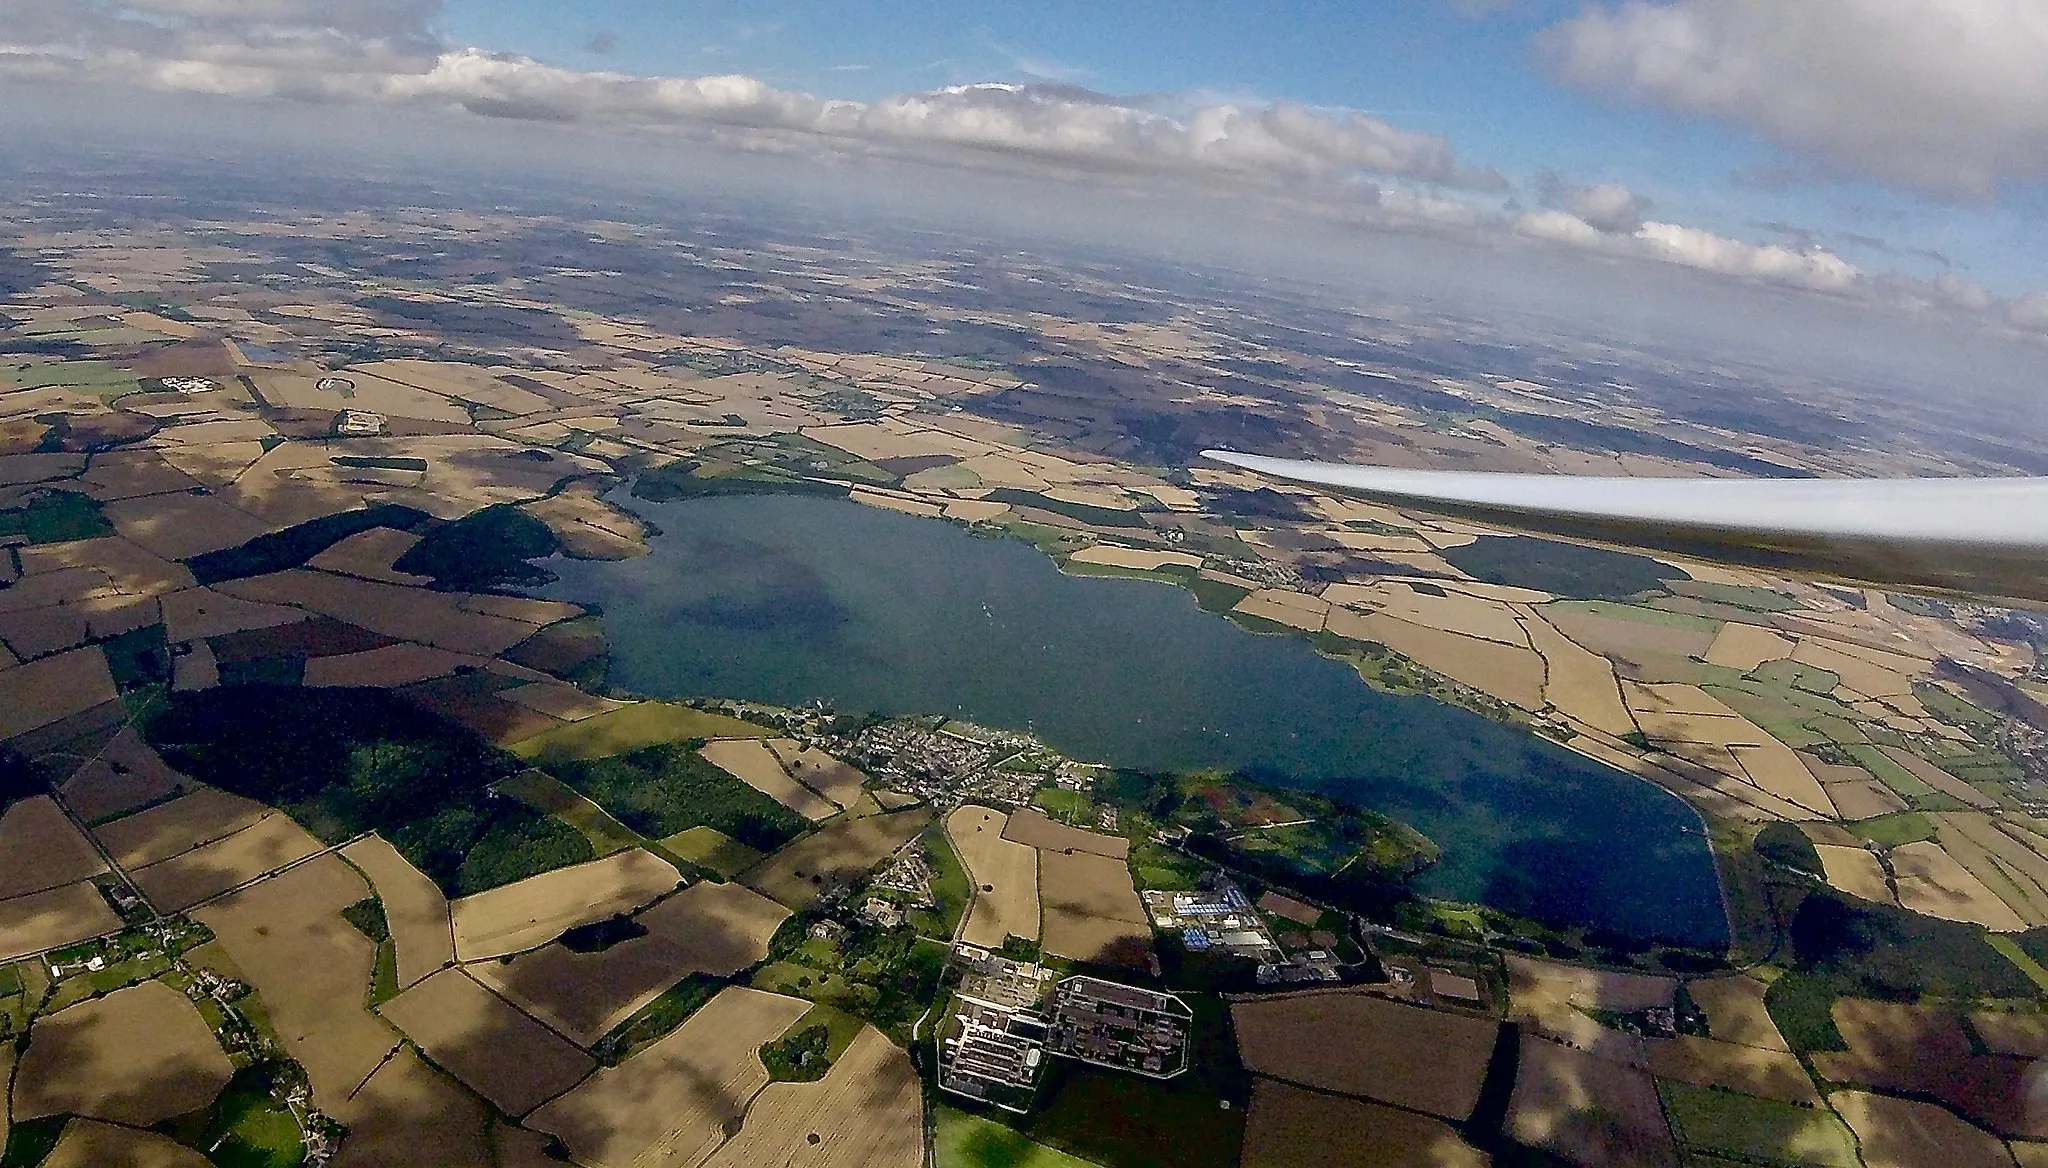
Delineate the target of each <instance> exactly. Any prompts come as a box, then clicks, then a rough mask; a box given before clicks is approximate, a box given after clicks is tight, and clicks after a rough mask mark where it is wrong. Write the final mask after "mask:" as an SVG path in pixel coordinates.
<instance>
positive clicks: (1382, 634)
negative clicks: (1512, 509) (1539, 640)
mask: <svg viewBox="0 0 2048 1168" xmlns="http://www.w3.org/2000/svg"><path fill="white" fill-rule="evenodd" d="M1472 603H1474V604H1480V603H1482V602H1480V601H1476V600H1475V601H1473V602H1472ZM1331 625H1332V627H1331V631H1332V632H1336V633H1339V634H1340V635H1343V636H1349V637H1351V638H1353V639H1354V640H1365V641H1378V642H1379V643H1380V644H1383V645H1385V646H1387V647H1388V648H1390V649H1392V650H1394V651H1395V652H1396V653H1399V654H1401V655H1402V656H1404V657H1408V658H1411V659H1413V660H1414V661H1416V662H1417V663H1419V664H1420V665H1422V666H1423V667H1424V668H1426V669H1429V670H1432V671H1433V672H1436V673H1441V674H1443V675H1444V676H1445V677H1448V678H1450V679H1451V680H1452V681H1455V682H1458V683H1459V684H1461V685H1467V686H1470V687H1472V688H1473V689H1476V690H1478V691H1479V692H1481V693H1484V694H1490V695H1492V696H1494V697H1497V698H1499V699H1500V700H1502V701H1504V702H1507V703H1508V704H1510V705H1513V706H1518V707H1520V708H1522V709H1524V710H1540V709H1542V708H1543V706H1544V704H1545V703H1544V697H1543V683H1544V679H1545V672H1544V665H1543V658H1542V656H1540V655H1539V654H1537V653H1536V652H1535V651H1534V650H1531V649H1525V648H1522V647H1520V646H1517V645H1508V644H1502V643H1501V642H1499V641H1498V640H1482V639H1480V638H1478V637H1472V636H1465V635H1463V634H1460V633H1456V632H1447V631H1439V630H1437V629H1434V628H1428V627H1425V626H1423V625H1419V624H1412V623H1410V622H1408V621H1405V620H1399V619H1396V618H1395V617H1393V616H1391V615H1389V614H1387V613H1384V612H1380V613H1374V614H1373V615H1371V616H1368V617H1366V618H1364V619H1363V620H1361V621H1359V622H1358V624H1357V626H1356V628H1355V629H1353V628H1349V627H1347V628H1341V629H1340V628H1338V627H1336V625H1337V622H1336V621H1335V619H1334V618H1333V619H1332V622H1331ZM1515 627H1516V629H1517V630H1518V631H1519V630H1520V627H1521V626H1519V625H1516V626H1515Z"/></svg>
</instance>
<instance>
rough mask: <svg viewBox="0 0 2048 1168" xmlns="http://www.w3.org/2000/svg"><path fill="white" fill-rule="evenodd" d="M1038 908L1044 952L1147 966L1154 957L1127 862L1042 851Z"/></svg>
mask: <svg viewBox="0 0 2048 1168" xmlns="http://www.w3.org/2000/svg"><path fill="white" fill-rule="evenodd" d="M1011 818H1013V819H1014V818H1015V816H1012V817H1011ZM977 903H978V901H977ZM1038 904H1039V908H1040V911H1041V913H1042V914H1043V917H1044V925H1043V943H1044V946H1045V951H1046V952H1048V953H1051V954H1053V955H1055V956H1058V957H1070V958H1073V959H1074V960H1076V961H1094V962H1100V963H1102V964H1105V965H1131V966H1143V965H1144V964H1145V960H1146V957H1147V955H1148V954H1149V953H1150V952H1151V948H1152V918H1151V916H1150V915H1149V914H1147V913H1146V911H1145V904H1144V902H1143V901H1141V900H1139V899H1138V892H1137V889H1136V888H1135V887H1134V886H1133V885H1132V883H1131V870H1130V868H1128V867H1127V866H1126V865H1125V864H1124V862H1123V861H1122V860H1113V859H1111V858H1109V857H1108V856H1098V855H1094V854H1092V853H1089V852H1055V851H1049V850H1046V849H1042V848H1041V849H1040V850H1039V853H1038Z"/></svg>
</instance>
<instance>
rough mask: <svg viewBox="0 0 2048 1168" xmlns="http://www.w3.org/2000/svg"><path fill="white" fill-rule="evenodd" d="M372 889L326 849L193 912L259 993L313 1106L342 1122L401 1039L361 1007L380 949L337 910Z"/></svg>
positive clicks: (355, 900)
mask: <svg viewBox="0 0 2048 1168" xmlns="http://www.w3.org/2000/svg"><path fill="white" fill-rule="evenodd" d="M369 895H370V886H369V885H368V884H367V883H366V882H365V881H364V880H363V878H362V876H360V875H359V874H357V872H356V870H355V869H353V868H351V867H349V866H348V865H347V864H346V863H344V862H343V861H342V860H341V858H340V857H339V856H334V855H326V856H321V857H319V858H318V859H314V860H309V861H307V862H306V863H303V864H300V865H298V866H296V867H294V868H291V869H288V870H287V871H285V872H282V873H280V874H279V875H277V876H274V877H272V878H270V879H268V880H264V881H262V882H260V883H257V884H253V885H250V886H249V887H248V888H245V889H242V890H240V891H238V892H234V893H231V894H229V895H228V896H226V897H224V898H222V899H220V900H217V901H215V902H214V903H212V904H210V905H207V906H206V907H204V908H201V909H199V910H197V911H196V912H194V913H193V916H194V917H195V918H196V919H197V920H198V921H199V922H200V923H201V924H204V925H205V926H207V927H208V928H210V929H212V930H213V932H214V936H215V937H216V938H217V939H218V941H219V944H220V946H221V948H222V949H223V950H225V951H226V953H227V956H228V958H229V959H230V960H232V961H233V962H234V964H235V966H236V967H237V968H238V969H239V970H240V972H241V975H242V977H244V978H245V979H246V980H247V981H248V983H249V984H250V985H252V986H254V987H255V989H256V992H257V993H258V994H260V995H262V1001H263V1005H264V1008H265V1009H266V1010H268V1011H269V1013H270V1018H271V1021H272V1023H273V1024H275V1026H276V1028H277V1036H278V1041H279V1043H280V1044H281V1045H282V1046H283V1047H284V1051H285V1053H286V1054H288V1055H290V1056H291V1057H292V1058H294V1059H296V1060H297V1061H298V1063H299V1064H300V1065H301V1066H303V1067H305V1068H306V1075H307V1077H308V1078H309V1079H310V1080H311V1081H312V1084H313V1099H314V1102H315V1104H316V1105H317V1106H319V1107H320V1108H321V1109H322V1110H324V1111H327V1112H328V1113H329V1114H331V1115H333V1116H335V1117H336V1118H337V1119H340V1120H341V1121H342V1122H343V1123H351V1122H353V1120H352V1118H351V1116H353V1115H354V1114H355V1112H354V1111H353V1110H352V1109H351V1107H350V1106H349V1098H350V1096H351V1095H352V1094H353V1093H354V1092H355V1090H356V1088H357V1087H358V1086H360V1085H361V1084H362V1082H363V1081H364V1080H365V1079H367V1078H369V1077H370V1072H372V1071H374V1070H376V1069H377V1067H378V1065H379V1064H381V1063H382V1062H383V1061H384V1059H385V1058H386V1056H388V1055H389V1054H390V1053H391V1051H392V1050H393V1049H394V1048H396V1047H397V1046H398V1035H397V1034H395V1033H394V1032H393V1031H392V1030H391V1029H390V1027H388V1026H386V1025H385V1024H384V1023H382V1022H380V1021H378V1020H377V1018H376V1017H375V1016H373V1015H371V1014H370V1013H369V1011H368V1010H367V1009H366V1008H365V995H366V994H367V993H368V990H369V985H370V973H371V969H372V967H373V966H374V965H375V963H376V957H377V947H376V945H375V944H374V943H372V942H371V940H370V939H369V938H368V937H366V936H364V935H363V934H362V933H361V932H359V931H357V930H356V928H355V927H354V926H353V925H351V924H349V923H348V922H347V921H345V920H343V919H342V917H341V910H342V909H344V908H347V907H348V906H349V905H352V904H354V903H356V902H357V901H360V900H362V899H364V898H365V897H367V896H369Z"/></svg>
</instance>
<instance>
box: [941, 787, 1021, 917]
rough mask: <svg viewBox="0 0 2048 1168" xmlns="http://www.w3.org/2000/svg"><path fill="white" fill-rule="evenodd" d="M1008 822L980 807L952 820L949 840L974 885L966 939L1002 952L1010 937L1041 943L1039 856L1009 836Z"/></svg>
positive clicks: (961, 811)
mask: <svg viewBox="0 0 2048 1168" xmlns="http://www.w3.org/2000/svg"><path fill="white" fill-rule="evenodd" d="M1007 819H1008V817H1007V816H1005V815H1004V814H1003V813H1002V812H1000V811H992V810H990V809H988V808H986V807H974V806H966V807H961V808H960V809H958V810H956V811H954V812H953V814H952V815H950V816H948V817H947V818H946V838H947V839H949V840H951V841H952V843H953V850H954V851H955V852H957V853H958V854H959V856H960V862H961V864H962V865H964V866H965V867H966V869H967V879H968V881H969V882H970V883H971V884H972V885H973V886H974V900H973V903H972V904H971V905H970V906H969V908H968V910H967V923H966V926H965V927H964V928H963V929H961V931H960V939H961V940H963V941H965V942H967V943H968V944H970V945H981V946H984V947H987V948H991V949H1000V948H1002V945H1003V940H1004V938H1006V937H1013V936H1014V937H1022V938H1024V939H1025V940H1027V941H1036V940H1038V936H1039V917H1038V852H1037V850H1036V849H1034V848H1028V847H1025V846H1024V845H1023V844H1020V843H1015V842H1013V841H1011V840H1006V839H1004V838H1003V826H1004V824H1005V822H1007Z"/></svg>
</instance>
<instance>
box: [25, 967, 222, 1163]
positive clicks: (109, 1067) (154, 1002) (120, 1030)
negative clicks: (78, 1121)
mask: <svg viewBox="0 0 2048 1168" xmlns="http://www.w3.org/2000/svg"><path fill="white" fill-rule="evenodd" d="M233 1073H234V1067H233V1065H232V1064H230V1063H229V1062H228V1056H227V1055H226V1054H225V1053H223V1052H222V1051H221V1048H220V1044H219V1043H218V1042H217V1041H215V1039H214V1037H213V1031H212V1029H211V1028H209V1027H208V1026H207V1024H206V1020H205V1019H203V1018H201V1017H200V1016H199V1011H198V1010H196V1009H194V1008H193V1006H192V1003H191V1002H189V1001H187V1000H186V998H185V995H183V994H181V993H179V992H178V991H176V990H174V989H172V988H171V987H169V986H167V985H165V984H163V983H162V982H155V981H149V982H143V983H142V984H141V985H138V986H133V987H130V988H128V989H125V990H119V991H117V992H115V993H112V994H108V995H107V996H106V997H104V998H94V999H91V1000H88V1001H84V1002H81V1003H79V1004H78V1005H76V1006H72V1007H69V1008H68V1009H64V1010H59V1011H58V1012H57V1013H55V1014H52V1015H50V1016H49V1017H47V1018H42V1019H40V1020H38V1021H37V1022H36V1024H35V1027H34V1029H33V1030H32V1031H31V1032H30V1042H29V1046H28V1051H27V1053H26V1054H25V1055H23V1056H22V1058H21V1062H20V1065H19V1066H18V1067H17V1068H16V1072H15V1078H14V1118H15V1119H17V1120H21V1119H35V1118H38V1117H40V1116H47V1115H86V1116H91V1117H93V1118H95V1119H104V1120H110V1121H112V1122H115V1123H122V1124H129V1125H131V1126H136V1127H146V1126H148V1125H150V1124H153V1123H156V1122H158V1121H159V1120H164V1119H169V1118H170V1117H172V1116H174V1115H184V1114H186V1113H188V1112H192V1111H197V1110H199V1109H200V1108H202V1107H205V1106H206V1105H207V1104H208V1103H211V1102H212V1101H213V1097H214V1096H215V1095H217V1094H219V1093H220V1089H221V1088H222V1087H224V1086H226V1085H227V1081H228V1077H229V1076H230V1075H232V1074H233Z"/></svg>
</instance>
